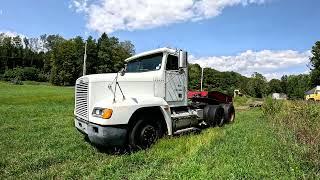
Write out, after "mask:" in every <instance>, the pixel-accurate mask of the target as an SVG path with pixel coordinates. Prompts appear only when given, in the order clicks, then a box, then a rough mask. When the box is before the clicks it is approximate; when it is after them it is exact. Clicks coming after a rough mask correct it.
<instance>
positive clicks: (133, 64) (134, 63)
mask: <svg viewBox="0 0 320 180" xmlns="http://www.w3.org/2000/svg"><path fill="white" fill-rule="evenodd" d="M162 55H163V54H162V53H157V54H152V55H148V56H143V57H140V58H137V59H134V60H131V61H129V62H128V64H127V70H126V72H146V71H156V70H159V69H160V68H161V63H162Z"/></svg>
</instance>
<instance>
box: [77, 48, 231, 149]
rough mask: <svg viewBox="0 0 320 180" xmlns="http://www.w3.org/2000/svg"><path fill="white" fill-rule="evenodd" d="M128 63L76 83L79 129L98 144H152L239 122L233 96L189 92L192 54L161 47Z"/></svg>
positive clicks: (140, 145) (139, 55)
mask: <svg viewBox="0 0 320 180" xmlns="http://www.w3.org/2000/svg"><path fill="white" fill-rule="evenodd" d="M125 61H126V67H125V68H124V69H123V70H121V71H120V72H119V73H108V74H93V75H86V76H82V77H80V78H79V79H77V81H76V86H75V110H74V115H75V119H74V122H75V127H76V128H77V129H78V130H79V131H80V132H82V133H83V134H85V135H86V136H87V137H88V139H89V140H90V141H91V142H92V143H93V144H96V145H103V146H121V145H128V144H129V145H131V146H132V147H135V148H147V147H149V146H150V145H152V144H153V143H154V142H155V141H156V140H157V139H159V138H161V137H162V136H164V135H169V136H171V135H174V134H175V133H176V132H178V131H183V130H186V129H190V128H203V127H211V126H215V125H222V124H223V123H226V122H232V121H234V118H235V110H234V107H233V105H232V97H230V96H227V95H224V94H222V93H218V92H188V67H187V66H188V61H187V52H185V51H182V50H175V49H170V48H160V49H156V50H152V51H148V52H144V53H140V54H137V55H134V56H132V57H130V58H128V59H126V60H125ZM188 95H189V96H188Z"/></svg>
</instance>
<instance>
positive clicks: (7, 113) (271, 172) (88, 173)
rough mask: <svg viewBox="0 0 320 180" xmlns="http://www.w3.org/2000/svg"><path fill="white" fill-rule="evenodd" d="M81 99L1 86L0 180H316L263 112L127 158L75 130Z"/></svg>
mask: <svg viewBox="0 0 320 180" xmlns="http://www.w3.org/2000/svg"><path fill="white" fill-rule="evenodd" d="M73 100H74V99H73V88H65V87H54V86H48V85H10V84H7V83H3V82H0V133H1V136H0V179H7V178H12V179H16V178H21V179H22V178H23V179H34V178H58V179H61V178H63V179H64V178H89V179H92V178H104V179H154V178H159V179H213V178H230V179H238V178H275V179H279V178H281V179H292V178H311V177H316V174H315V173H314V171H310V169H308V168H306V167H307V166H305V165H304V164H303V163H302V161H301V160H300V159H299V158H300V157H299V156H295V151H293V150H292V148H291V144H292V143H294V142H290V140H288V141H281V140H280V139H279V138H280V136H278V134H277V133H276V130H275V128H274V126H273V125H272V123H270V122H269V121H267V120H266V118H264V117H263V116H262V115H263V113H262V111H261V110H259V109H258V110H247V111H241V112H239V113H238V114H237V117H236V122H235V123H234V124H230V125H226V126H224V127H222V128H211V129H207V130H204V131H202V132H201V133H200V134H191V135H184V136H180V137H172V138H165V139H162V140H160V141H159V142H158V143H157V144H156V145H154V146H153V147H152V148H150V149H148V150H146V151H139V152H135V153H132V154H122V155H121V154H112V153H108V151H103V150H98V149H96V148H95V147H93V146H91V145H90V144H89V143H88V142H86V141H85V140H84V138H83V136H82V135H81V134H80V133H79V132H78V131H77V130H76V129H75V128H74V126H73V107H74V102H73ZM295 149H296V148H295ZM316 178H317V177H316ZM318 178H319V177H318Z"/></svg>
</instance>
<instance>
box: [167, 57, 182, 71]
mask: <svg viewBox="0 0 320 180" xmlns="http://www.w3.org/2000/svg"><path fill="white" fill-rule="evenodd" d="M178 66H179V65H178V57H177V56H173V55H168V58H167V65H166V70H179V67H178Z"/></svg>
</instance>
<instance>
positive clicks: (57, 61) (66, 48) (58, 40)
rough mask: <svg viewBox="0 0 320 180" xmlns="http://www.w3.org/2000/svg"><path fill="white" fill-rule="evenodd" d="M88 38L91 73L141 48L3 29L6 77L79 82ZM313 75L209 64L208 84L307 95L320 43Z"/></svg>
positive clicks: (1, 59)
mask: <svg viewBox="0 0 320 180" xmlns="http://www.w3.org/2000/svg"><path fill="white" fill-rule="evenodd" d="M85 42H87V63H86V66H87V68H86V70H87V74H96V73H110V72H117V71H119V70H120V69H121V68H122V67H123V66H124V60H125V59H126V58H128V57H130V56H132V55H133V54H134V53H135V50H134V45H133V44H132V43H131V42H129V41H124V42H121V41H119V39H118V38H116V37H109V36H107V34H105V33H104V34H102V35H101V36H100V37H99V38H98V39H97V40H96V39H94V38H92V37H91V36H89V37H88V38H87V39H86V40H84V39H83V38H81V37H80V36H77V37H75V38H72V39H65V38H63V37H62V36H59V35H42V36H40V38H30V39H28V38H22V37H19V36H17V37H8V36H6V35H5V34H0V78H1V79H3V80H7V81H14V82H20V81H24V80H32V81H48V82H51V83H52V84H54V85H74V83H75V80H76V79H77V78H78V77H80V76H81V75H82V70H83V56H84V46H85ZM312 55H313V56H312V57H311V58H310V69H311V74H310V75H305V74H301V75H290V76H286V75H285V76H283V77H282V78H281V79H280V80H278V79H272V80H271V81H267V79H266V78H265V77H264V76H263V75H262V74H259V73H254V74H253V75H252V77H250V78H248V77H245V76H242V75H241V74H239V73H236V72H219V71H217V70H214V69H212V68H205V69H204V85H203V87H204V89H205V90H217V91H221V92H225V93H227V94H229V95H233V91H234V90H235V89H239V90H240V92H242V93H243V94H246V95H249V96H252V97H257V98H262V97H266V96H268V95H270V94H271V93H285V94H287V95H288V97H289V98H291V99H299V98H303V97H304V93H305V91H307V90H309V89H311V88H313V87H314V86H316V85H320V42H316V44H315V45H314V46H313V48H312ZM200 76H201V67H200V66H199V65H198V64H190V66H189V89H191V90H200Z"/></svg>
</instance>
